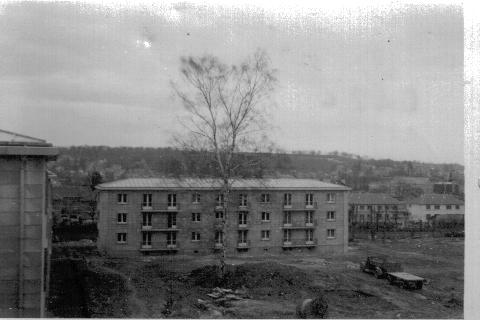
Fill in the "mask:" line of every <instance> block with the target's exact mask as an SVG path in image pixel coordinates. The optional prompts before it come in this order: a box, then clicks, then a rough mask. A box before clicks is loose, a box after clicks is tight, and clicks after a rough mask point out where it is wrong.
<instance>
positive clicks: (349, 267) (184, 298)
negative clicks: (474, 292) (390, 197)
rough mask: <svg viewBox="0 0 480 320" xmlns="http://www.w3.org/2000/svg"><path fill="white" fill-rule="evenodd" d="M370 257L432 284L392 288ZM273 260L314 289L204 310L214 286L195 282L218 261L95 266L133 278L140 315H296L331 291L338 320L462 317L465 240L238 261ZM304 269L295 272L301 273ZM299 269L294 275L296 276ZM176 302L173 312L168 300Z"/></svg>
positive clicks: (151, 260) (263, 293) (264, 294)
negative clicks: (303, 304)
mask: <svg viewBox="0 0 480 320" xmlns="http://www.w3.org/2000/svg"><path fill="white" fill-rule="evenodd" d="M369 254H387V255H389V256H390V257H392V259H395V260H397V261H400V262H402V264H403V267H404V269H405V271H406V272H410V273H413V274H416V275H418V276H421V277H424V278H426V279H427V280H428V283H427V284H426V285H425V286H424V288H423V289H422V290H418V291H408V290H404V289H401V288H398V287H396V286H392V285H389V284H388V282H387V281H386V280H379V279H376V278H375V277H373V276H371V275H369V274H365V273H362V272H360V271H359V266H358V264H359V263H360V262H361V261H362V260H363V259H364V258H365V257H366V256H367V255H369ZM262 261H273V262H276V263H279V264H282V265H287V266H291V267H296V268H299V269H301V270H303V271H305V273H306V274H307V275H308V277H309V279H311V284H309V287H308V288H307V287H305V286H303V287H300V286H299V289H298V291H297V292H295V294H291V293H288V292H285V293H283V292H281V290H280V289H279V290H280V291H279V290H276V291H272V290H271V289H269V288H268V287H266V288H259V289H258V290H256V291H255V290H253V289H251V290H250V291H251V292H252V293H253V292H254V294H252V297H251V299H248V300H241V301H238V302H235V303H232V304H230V305H229V306H228V307H225V308H224V307H219V308H218V310H219V311H218V310H215V311H212V310H202V309H201V308H199V307H198V305H197V304H196V302H197V299H199V298H200V299H205V298H206V294H207V293H209V292H210V290H209V289H208V288H205V287H202V286H198V285H193V284H192V282H191V281H187V280H186V279H187V277H188V274H189V273H190V271H191V270H193V269H196V268H199V267H201V266H205V265H212V264H215V263H216V259H215V257H213V256H209V257H202V258H195V259H192V258H189V257H183V256H179V257H175V258H170V257H146V258H145V259H140V260H139V259H105V258H96V259H94V260H93V261H92V263H94V264H98V265H103V266H107V267H109V268H113V269H115V270H118V271H119V272H120V273H122V274H124V275H125V277H126V278H127V279H130V281H129V282H130V284H131V285H132V286H133V287H134V289H135V290H132V292H134V293H135V297H133V299H130V301H139V300H140V301H144V302H143V303H142V306H141V307H140V306H131V307H132V309H133V310H136V311H137V310H138V312H136V314H135V315H136V316H138V317H146V318H150V317H164V316H165V315H167V316H169V317H176V318H180V317H182V318H183V317H187V318H215V317H218V318H292V317H295V305H296V303H297V302H298V301H299V300H301V299H303V298H307V297H312V295H313V294H315V290H314V289H319V290H320V291H323V292H324V293H325V294H326V296H327V299H328V301H329V317H330V318H462V317H463V279H464V278H463V269H464V263H463V261H464V242H463V240H461V239H447V238H434V239H428V238H427V239H403V240H396V241H391V242H389V241H387V242H385V243H382V241H381V240H377V241H376V242H372V241H369V240H362V241H361V242H358V243H353V244H352V245H351V247H350V249H349V252H348V253H347V254H346V255H337V256H331V257H318V256H305V254H295V253H292V254H288V255H281V256H269V257H264V258H261V259H260V258H255V259H254V258H253V257H242V258H235V259H230V260H229V261H228V263H229V264H233V265H238V264H243V263H246V262H248V263H254V262H262ZM296 268H291V269H292V270H296ZM292 272H294V271H292ZM169 298H171V299H172V300H173V301H174V303H173V306H172V307H171V310H170V311H169V313H167V314H165V303H166V301H167V300H168V299H169Z"/></svg>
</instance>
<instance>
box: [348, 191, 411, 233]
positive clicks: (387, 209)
mask: <svg viewBox="0 0 480 320" xmlns="http://www.w3.org/2000/svg"><path fill="white" fill-rule="evenodd" d="M349 204H350V219H351V221H352V222H355V223H357V224H359V225H364V224H376V223H377V220H378V223H384V222H386V223H396V224H397V225H399V226H405V225H406V223H407V221H408V217H409V213H408V211H407V210H406V205H405V203H403V202H400V201H398V200H397V199H395V198H393V197H392V196H390V195H388V194H385V193H369V192H355V193H352V194H351V195H350V197H349Z"/></svg>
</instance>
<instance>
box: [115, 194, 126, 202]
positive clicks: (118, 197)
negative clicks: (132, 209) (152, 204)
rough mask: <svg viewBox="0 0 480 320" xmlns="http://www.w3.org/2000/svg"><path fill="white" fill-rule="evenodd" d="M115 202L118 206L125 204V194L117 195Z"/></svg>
mask: <svg viewBox="0 0 480 320" xmlns="http://www.w3.org/2000/svg"><path fill="white" fill-rule="evenodd" d="M117 202H118V203H120V204H125V203H127V194H126V193H119V194H117Z"/></svg>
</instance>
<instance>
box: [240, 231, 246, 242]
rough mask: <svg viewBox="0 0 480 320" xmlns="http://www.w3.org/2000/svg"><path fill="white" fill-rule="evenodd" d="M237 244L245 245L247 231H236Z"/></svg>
mask: <svg viewBox="0 0 480 320" xmlns="http://www.w3.org/2000/svg"><path fill="white" fill-rule="evenodd" d="M238 243H247V230H240V231H238Z"/></svg>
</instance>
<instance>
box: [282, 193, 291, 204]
mask: <svg viewBox="0 0 480 320" xmlns="http://www.w3.org/2000/svg"><path fill="white" fill-rule="evenodd" d="M283 205H284V206H291V205H292V194H291V193H285V194H284V195H283Z"/></svg>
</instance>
